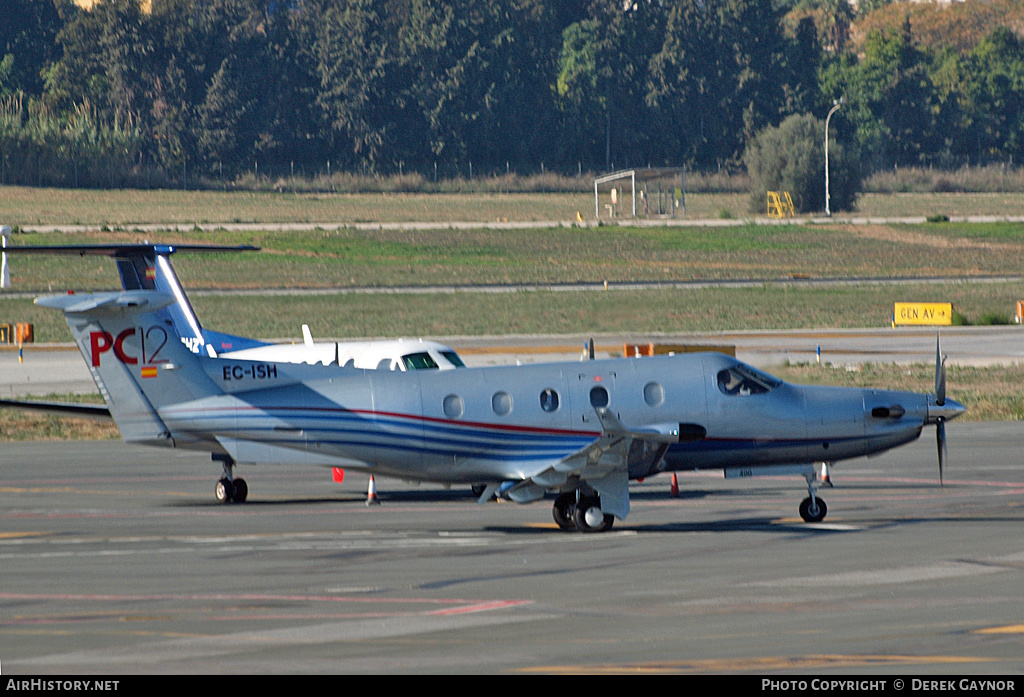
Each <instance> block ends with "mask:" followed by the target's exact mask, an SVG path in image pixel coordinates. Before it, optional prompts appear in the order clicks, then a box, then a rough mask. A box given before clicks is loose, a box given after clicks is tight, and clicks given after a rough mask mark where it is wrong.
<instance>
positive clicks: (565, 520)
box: [551, 491, 576, 530]
mask: <svg viewBox="0 0 1024 697" xmlns="http://www.w3.org/2000/svg"><path fill="white" fill-rule="evenodd" d="M575 510H576V492H575V491H570V492H568V493H565V494H561V495H559V497H558V498H556V499H555V505H554V507H553V508H552V509H551V515H552V517H554V519H555V522H556V523H558V527H560V528H561V529H562V530H575V529H576V523H575V521H573V519H572V514H573V511H575Z"/></svg>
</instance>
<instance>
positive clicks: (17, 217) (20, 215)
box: [0, 186, 1024, 231]
mask: <svg viewBox="0 0 1024 697" xmlns="http://www.w3.org/2000/svg"><path fill="white" fill-rule="evenodd" d="M607 196H608V194H607V192H603V193H602V198H601V204H602V205H601V208H600V210H601V216H602V220H607V218H606V212H605V209H604V207H603V204H606V203H608V200H607ZM653 200H654V199H653V198H652V201H653ZM629 205H630V198H629V196H628V194H627V195H626V196H624V202H623V204H622V210H623V211H625V210H628V208H629ZM642 210H643V206H642V204H638V211H641V212H642ZM650 210H651V212H652V214H653V212H654V207H653V204H652V207H651V209H650ZM577 212H578V213H579V214H580V215H581V216H582V217H583V219H584V221H586V222H588V223H592V222H594V221H595V218H594V195H593V192H592V190H589V189H588V188H585V190H583V191H581V192H580V193H537V192H531V193H507V194H506V193H474V194H457V193H363V194H349V193H300V192H289V191H254V192H249V191H178V190H164V189H157V190H82V189H45V188H39V189H37V188H31V187H18V186H0V224H6V225H12V226H14V225H17V226H21V227H25V226H35V225H47V226H61V225H64V226H73V225H90V226H96V227H100V226H106V227H108V228H111V229H113V228H123V229H124V230H125V231H130V230H131V228H132V226H139V225H147V224H159V223H165V224H171V223H174V224H204V225H206V224H211V223H212V224H216V223H224V224H226V223H322V224H337V223H393V222H431V223H438V222H442V223H444V222H466V221H469V222H479V223H491V222H497V221H512V222H517V221H519V222H522V221H527V222H529V221H564V222H565V223H571V222H574V221H576V220H577V217H576V214H577ZM764 213H765V209H764V207H762V206H761V205H760V204H759V205H758V207H757V209H756V210H752V209H751V202H750V197H749V195H748V194H745V193H694V194H687V196H686V211H685V216H684V215H683V214H682V212H681V211H680V212H679V213H678V214H677V216H676V217H677V218H678V219H680V220H682V219H690V220H700V219H721V218H734V219H738V218H744V217H749V216H753V215H754V214H760V215H763V214H764ZM935 215H947V216H950V217H955V216H983V215H990V216H1016V215H1024V195H1022V194H1020V193H1007V192H1002V193H895V194H877V193H866V194H863V195H862V196H861V197H860V199H859V200H858V205H857V209H856V210H855V211H851V212H848V213H847V212H841V213H837V214H836V215H835V218H836V219H838V220H843V219H849V218H851V217H908V216H935ZM652 217H653V215H652Z"/></svg>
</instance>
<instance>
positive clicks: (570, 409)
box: [158, 353, 929, 483]
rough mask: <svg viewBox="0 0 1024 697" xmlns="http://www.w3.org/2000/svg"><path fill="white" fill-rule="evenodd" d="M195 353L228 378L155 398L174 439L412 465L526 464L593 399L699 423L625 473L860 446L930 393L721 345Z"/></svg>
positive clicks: (897, 438) (568, 436) (586, 432)
mask: <svg viewBox="0 0 1024 697" xmlns="http://www.w3.org/2000/svg"><path fill="white" fill-rule="evenodd" d="M204 365H205V367H206V372H207V375H208V376H209V378H210V379H211V380H213V382H215V383H217V384H218V387H220V388H221V389H223V390H224V391H225V392H226V393H227V394H222V395H216V396H211V397H205V398H202V399H199V400H195V401H190V402H185V403H178V404H174V405H173V406H168V407H164V408H161V409H159V410H158V413H159V416H160V418H161V419H162V420H163V422H164V424H166V426H167V427H168V429H169V431H170V433H171V435H172V436H173V437H174V438H175V439H176V441H177V444H178V445H182V446H186V447H200V448H203V449H211V450H216V449H217V447H218V444H220V445H223V444H228V446H229V451H230V454H231V456H232V457H233V458H234V459H235V460H236V461H238V462H239V463H247V462H252V463H259V462H274V461H282V460H284V461H306V462H311V463H318V464H324V465H331V464H337V465H342V466H346V467H353V468H359V469H366V470H368V471H371V472H377V473H380V474H388V475H392V476H397V477H402V478H407V479H412V480H423V481H442V482H468V483H479V482H486V481H495V482H500V481H517V480H521V479H523V478H525V477H530V476H531V475H533V474H534V473H535V472H536V471H538V470H540V469H541V468H543V467H545V466H547V465H548V464H549V463H550V462H551V461H552V460H558V459H561V458H564V457H568V456H569V455H571V454H572V453H574V452H577V451H579V450H580V449H582V448H584V447H586V446H587V444H588V443H591V442H592V441H593V440H594V439H595V438H596V437H598V436H599V435H600V434H601V430H602V429H601V425H600V423H599V421H598V417H597V414H596V411H595V409H597V408H602V407H607V408H608V409H609V410H610V411H611V412H612V413H613V414H614V415H615V416H616V417H617V418H618V419H619V420H620V421H622V422H624V423H628V424H630V425H631V427H632V428H634V429H637V430H646V431H652V432H657V433H661V434H672V433H674V432H678V431H683V432H686V431H687V430H688V429H689V430H692V429H694V428H696V429H703V430H704V432H705V434H704V436H703V437H699V438H693V439H686V438H683V439H680V440H682V442H675V443H673V444H671V445H670V446H669V447H668V449H667V451H664V450H663V451H661V452H658V453H657V455H656V456H655V455H654V454H653V453H651V452H648V453H637V456H636V457H635V458H631V460H630V463H629V477H630V478H632V479H636V478H641V477H647V476H650V475H652V474H655V473H656V472H659V471H667V470H689V469H719V468H726V467H751V468H756V467H758V466H763V465H772V464H785V463H792V464H803V463H812V462H816V461H829V462H834V461H838V460H843V459H848V458H854V457H859V456H864V455H870V454H874V453H878V452H882V451H884V450H888V449H890V448H893V447H896V446H898V445H901V444H904V443H907V442H909V441H912V440H914V439H916V438H917V437H918V436H919V435H920V433H921V429H922V427H923V426H924V424H925V423H926V422H927V419H928V408H929V407H928V397H927V396H926V395H920V394H914V393H910V392H896V391H885V390H874V389H860V388H835V387H817V386H797V385H791V384H788V383H784V382H782V381H778V380H776V379H774V378H772V377H771V376H767V375H765V374H763V373H759V372H758V371H756V370H754V369H752V368H750V367H749V366H745V365H744V364H742V363H740V362H738V361H736V360H735V359H733V358H730V357H728V356H725V355H722V354H717V353H699V354H685V355H680V356H660V357H652V358H640V359H611V360H596V361H586V362H573V363H558V364H537V365H523V366H507V367H488V368H485V369H475V368H467V369H462V370H457V371H445V372H443V373H441V372H438V371H422V372H408V373H401V372H390V371H363V370H354V369H342V368H337V369H332V368H330V367H327V366H317V367H303V366H286V365H282V364H263V363H252V362H246V361H238V362H232V361H225V360H224V359H217V360H216V361H210V360H204ZM325 371H329V372H325ZM733 377H735V378H736V379H735V380H734V381H733V384H732V385H727V384H725V383H726V382H728V381H729V380H730V378H733ZM300 380H301V382H300ZM744 381H746V382H745V383H744ZM680 425H682V426H683V427H682V428H680ZM214 439H216V442H215V441H214ZM662 456H663V457H662Z"/></svg>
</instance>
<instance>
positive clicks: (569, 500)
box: [551, 489, 615, 532]
mask: <svg viewBox="0 0 1024 697" xmlns="http://www.w3.org/2000/svg"><path fill="white" fill-rule="evenodd" d="M551 514H552V516H553V517H554V519H555V522H556V523H557V524H558V527H559V528H561V529H562V530H578V531H580V532H606V531H608V530H611V528H612V524H613V523H614V522H615V516H613V515H609V514H607V513H605V512H604V511H602V510H601V499H600V497H599V496H598V495H597V494H596V493H594V492H584V491H582V490H579V489H577V490H575V491H567V492H565V493H564V494H559V496H558V498H556V499H555V505H554V507H553V508H552V510H551Z"/></svg>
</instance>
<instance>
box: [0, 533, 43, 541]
mask: <svg viewBox="0 0 1024 697" xmlns="http://www.w3.org/2000/svg"><path fill="white" fill-rule="evenodd" d="M52 534H53V533H51V532H0V540H17V539H19V538H22V537H42V536H46V535H52Z"/></svg>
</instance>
